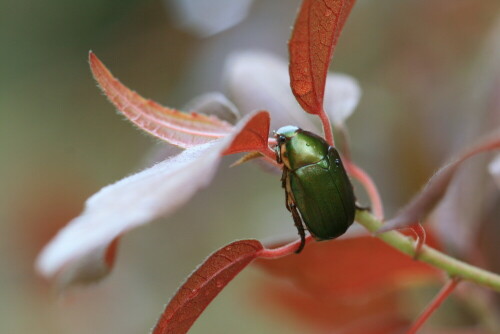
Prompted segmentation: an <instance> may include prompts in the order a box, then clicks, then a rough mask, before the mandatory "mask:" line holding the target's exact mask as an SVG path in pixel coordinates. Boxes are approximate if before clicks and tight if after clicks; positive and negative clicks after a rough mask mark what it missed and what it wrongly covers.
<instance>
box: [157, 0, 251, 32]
mask: <svg viewBox="0 0 500 334" xmlns="http://www.w3.org/2000/svg"><path fill="white" fill-rule="evenodd" d="M165 1H167V2H168V3H169V4H170V5H171V8H172V9H173V10H171V12H172V19H173V20H174V22H175V23H176V24H177V25H178V26H179V27H180V28H183V29H186V30H189V31H191V32H193V33H195V34H197V35H199V36H201V37H208V36H211V35H215V34H217V33H219V32H222V31H224V30H226V29H229V28H231V27H232V26H235V25H236V24H238V23H240V22H241V21H242V20H243V19H244V18H245V17H246V16H247V14H248V11H249V9H250V5H251V4H252V1H253V0H210V1H207V0H165Z"/></svg>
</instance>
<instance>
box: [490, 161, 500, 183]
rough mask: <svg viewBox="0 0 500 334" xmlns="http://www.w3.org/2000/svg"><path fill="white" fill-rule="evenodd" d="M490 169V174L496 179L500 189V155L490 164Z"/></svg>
mask: <svg viewBox="0 0 500 334" xmlns="http://www.w3.org/2000/svg"><path fill="white" fill-rule="evenodd" d="M488 169H489V171H490V174H491V175H492V176H493V178H494V179H495V182H496V184H497V185H498V187H499V188H500V154H499V155H497V156H496V158H494V159H493V161H492V162H491V163H490V164H489V166H488Z"/></svg>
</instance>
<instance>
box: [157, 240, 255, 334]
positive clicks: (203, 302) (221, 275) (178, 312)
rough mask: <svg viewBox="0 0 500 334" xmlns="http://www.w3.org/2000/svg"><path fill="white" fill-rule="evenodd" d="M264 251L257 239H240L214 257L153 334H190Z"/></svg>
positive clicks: (188, 283) (176, 299)
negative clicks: (212, 302)
mask: <svg viewBox="0 0 500 334" xmlns="http://www.w3.org/2000/svg"><path fill="white" fill-rule="evenodd" d="M262 249H263V246H262V244H261V243H260V242H259V241H257V240H240V241H236V242H233V243H231V244H229V245H227V246H225V247H223V248H221V249H220V250H218V251H217V252H215V253H214V254H212V255H210V256H209V257H208V258H207V259H206V260H205V262H203V264H202V265H201V266H200V267H199V268H198V269H196V270H195V271H194V272H193V273H192V274H191V275H190V276H189V278H188V279H187V281H186V282H185V283H184V284H183V285H182V286H181V287H180V288H179V290H178V291H177V293H176V294H175V296H174V297H173V298H172V299H171V300H170V302H169V303H168V305H167V306H166V308H165V311H163V314H162V315H161V317H160V320H158V323H157V324H156V326H155V328H154V330H153V334H174V333H175V334H182V333H186V332H187V331H188V330H189V328H191V326H192V325H193V323H194V321H195V320H196V319H197V318H198V317H199V316H200V314H201V313H202V312H203V310H204V309H205V308H206V307H207V306H208V304H210V302H211V301H212V300H213V299H214V298H215V297H216V296H217V294H219V292H220V291H221V290H222V289H223V288H224V287H225V286H226V285H227V284H228V283H229V282H230V281H231V280H232V279H233V278H234V277H235V276H236V275H237V274H238V273H239V272H240V271H241V270H243V268H245V267H246V266H247V265H248V264H249V263H250V262H251V261H252V260H254V259H255V258H256V257H257V256H258V254H259V252H260V251H261V250H262Z"/></svg>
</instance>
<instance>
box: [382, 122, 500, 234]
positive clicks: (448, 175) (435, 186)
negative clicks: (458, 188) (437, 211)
mask: <svg viewBox="0 0 500 334" xmlns="http://www.w3.org/2000/svg"><path fill="white" fill-rule="evenodd" d="M497 149H500V131H498V130H497V131H496V132H493V133H491V134H489V135H486V136H485V137H483V139H482V140H480V141H479V142H478V143H477V144H476V145H474V146H473V147H471V148H469V149H467V150H465V151H464V152H462V153H461V154H460V155H459V156H458V158H456V159H454V160H452V161H451V162H450V163H448V164H446V165H444V166H443V167H441V168H440V169H439V170H438V171H437V172H436V174H434V175H433V176H432V177H431V178H430V179H429V181H428V182H427V184H426V185H425V187H424V188H423V189H422V190H421V191H420V192H419V193H418V194H417V195H415V197H414V198H413V199H412V200H411V201H410V202H409V203H408V204H407V205H406V206H405V207H403V208H402V209H401V210H400V211H399V212H398V213H397V214H396V216H395V217H394V218H392V219H390V220H388V221H387V222H386V223H385V224H384V226H383V227H382V228H381V229H380V230H379V232H386V231H389V230H392V229H398V228H403V227H407V226H410V225H412V224H414V223H416V222H421V221H423V219H424V218H425V216H426V215H427V214H428V213H430V212H431V210H432V209H433V208H434V207H435V206H436V204H437V203H439V201H440V200H441V199H442V198H443V196H444V194H445V193H446V190H447V189H448V186H449V185H450V183H451V181H452V180H453V177H454V176H455V172H456V171H457V170H458V168H459V167H460V166H461V165H462V163H464V162H465V161H467V160H468V159H469V158H471V157H473V156H475V155H476V154H478V153H481V152H486V151H491V150H497Z"/></svg>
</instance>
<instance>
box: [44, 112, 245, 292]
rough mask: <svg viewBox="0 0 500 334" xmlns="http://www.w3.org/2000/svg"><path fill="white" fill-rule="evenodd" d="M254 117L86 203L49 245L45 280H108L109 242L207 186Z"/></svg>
mask: <svg viewBox="0 0 500 334" xmlns="http://www.w3.org/2000/svg"><path fill="white" fill-rule="evenodd" d="M252 116H253V115H249V117H247V118H245V119H244V120H242V121H241V122H240V124H239V125H238V127H237V128H235V131H234V132H233V134H232V135H230V136H228V137H226V138H224V139H222V140H217V141H214V142H210V143H207V144H203V145H199V146H195V147H192V148H190V149H186V150H185V151H183V152H182V153H180V154H179V155H177V156H175V157H172V158H170V159H168V160H165V161H163V162H161V163H158V164H157V165H155V166H153V167H151V168H148V169H146V170H144V171H142V172H139V173H137V174H134V175H132V176H129V177H126V178H124V179H122V180H120V181H118V182H116V183H114V184H112V185H109V186H107V187H104V188H102V189H101V190H100V191H99V192H97V193H96V194H95V195H93V196H92V197H90V198H89V199H88V200H87V202H86V205H85V209H84V211H83V213H82V214H81V215H80V216H78V217H76V218H75V219H73V220H72V221H71V222H70V223H69V224H68V225H67V226H66V227H64V228H63V229H62V230H61V231H60V232H59V233H58V234H57V235H56V237H55V238H54V239H53V240H52V241H51V242H50V243H49V244H48V245H47V246H46V247H45V249H44V250H43V251H42V253H41V254H40V256H39V258H38V260H37V263H36V267H37V270H38V271H39V272H40V273H41V274H42V275H44V276H46V277H51V276H54V275H56V274H59V275H58V277H59V278H62V279H63V280H64V282H63V283H65V284H68V283H75V282H82V281H90V280H93V279H97V278H101V277H102V276H104V275H105V274H106V273H107V272H108V271H109V268H108V266H107V265H106V263H105V260H104V253H105V251H106V249H107V248H108V246H109V245H110V243H111V242H112V241H113V240H115V239H116V238H117V237H119V236H120V235H122V234H123V233H125V232H127V231H128V230H131V229H133V228H135V227H138V226H140V225H143V224H146V223H148V222H150V221H151V220H154V219H156V218H158V217H160V216H165V215H168V214H170V213H172V212H173V211H175V210H176V209H177V208H178V207H180V206H181V205H183V204H184V203H185V202H186V201H188V200H189V199H190V198H191V197H192V196H193V195H194V194H195V193H196V192H197V191H198V190H199V189H201V188H203V187H205V186H207V185H208V184H209V183H210V182H211V180H212V178H213V176H214V174H215V172H216V170H217V166H218V164H219V162H220V159H221V153H222V152H223V151H224V150H225V149H226V148H227V147H228V146H229V145H230V143H231V142H232V141H233V139H234V137H235V136H236V135H237V134H238V133H239V132H240V131H241V129H242V128H243V127H244V126H245V125H246V123H247V121H248V120H249V119H251V117H252Z"/></svg>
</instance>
